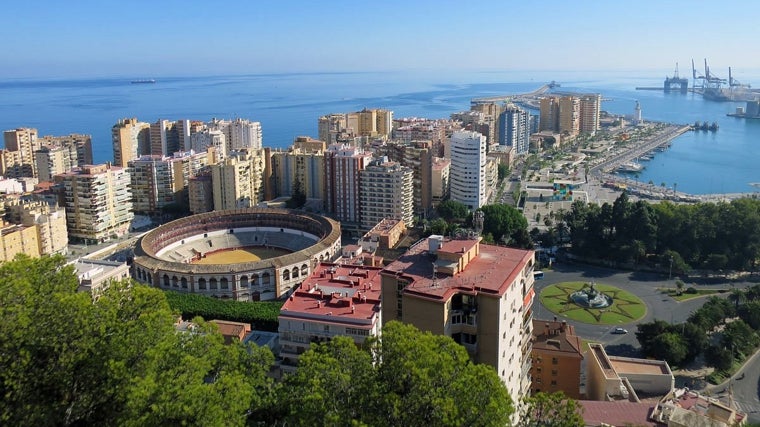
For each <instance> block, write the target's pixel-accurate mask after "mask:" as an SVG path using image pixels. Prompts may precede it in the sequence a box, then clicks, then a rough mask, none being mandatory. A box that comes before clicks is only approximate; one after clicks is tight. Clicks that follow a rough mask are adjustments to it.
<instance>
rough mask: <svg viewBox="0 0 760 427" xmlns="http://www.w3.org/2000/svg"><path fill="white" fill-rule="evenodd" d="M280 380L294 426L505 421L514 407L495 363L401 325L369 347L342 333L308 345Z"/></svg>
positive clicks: (449, 341)
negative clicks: (481, 362)
mask: <svg viewBox="0 0 760 427" xmlns="http://www.w3.org/2000/svg"><path fill="white" fill-rule="evenodd" d="M284 385H285V386H284V387H283V389H282V390H281V392H282V393H283V396H281V399H280V400H281V401H282V402H285V410H284V412H285V413H286V414H287V415H286V420H287V421H289V422H288V423H289V424H290V423H291V422H292V423H293V424H296V425H336V424H339V425H352V424H353V425H372V426H396V425H438V426H460V425H474V426H490V425H508V424H509V417H510V415H511V414H512V412H513V411H514V409H513V406H512V401H511V399H510V397H509V394H508V393H507V390H506V388H505V387H504V385H503V383H502V382H501V380H500V379H499V377H498V375H497V374H496V372H495V371H494V370H493V368H491V367H489V366H486V365H479V364H473V363H472V362H470V358H469V356H468V354H467V352H466V350H465V349H464V347H462V346H460V345H459V344H457V343H455V342H454V341H453V340H452V339H451V338H449V337H445V336H441V335H432V334H430V333H422V332H420V331H419V330H417V329H416V328H415V327H414V326H411V325H405V324H402V323H398V322H389V323H388V324H387V325H385V326H384V327H383V334H382V337H381V338H379V339H378V340H376V341H375V342H373V343H371V344H370V345H369V346H368V348H367V349H359V348H358V347H356V345H355V344H354V343H353V341H352V340H351V339H350V338H346V337H336V338H334V339H333V340H331V341H329V342H327V343H322V344H318V345H314V346H312V348H311V349H310V350H309V351H307V352H306V353H304V354H303V355H302V356H301V359H300V362H299V368H298V371H297V372H296V373H295V374H293V375H291V376H289V377H286V379H285V381H284Z"/></svg>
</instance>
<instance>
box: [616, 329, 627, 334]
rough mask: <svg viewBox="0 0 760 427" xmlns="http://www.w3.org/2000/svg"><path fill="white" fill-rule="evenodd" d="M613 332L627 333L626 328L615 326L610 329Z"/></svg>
mask: <svg viewBox="0 0 760 427" xmlns="http://www.w3.org/2000/svg"><path fill="white" fill-rule="evenodd" d="M612 333H613V334H627V333H628V330H627V329H623V328H615V329H613V330H612Z"/></svg>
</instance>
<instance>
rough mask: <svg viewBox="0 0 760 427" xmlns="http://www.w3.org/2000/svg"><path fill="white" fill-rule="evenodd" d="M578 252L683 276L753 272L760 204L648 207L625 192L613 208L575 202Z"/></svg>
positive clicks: (570, 219)
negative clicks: (648, 259) (648, 261)
mask: <svg viewBox="0 0 760 427" xmlns="http://www.w3.org/2000/svg"><path fill="white" fill-rule="evenodd" d="M565 219H566V220H567V223H568V225H569V227H570V235H571V238H572V244H573V251H574V252H576V253H577V254H578V255H583V256H589V257H598V258H601V259H607V260H614V261H623V262H636V263H639V262H643V261H644V260H645V256H654V258H653V261H654V262H656V263H659V264H660V265H661V266H662V267H664V268H670V262H671V260H672V262H673V264H672V268H673V273H675V274H678V273H682V272H685V271H688V270H689V269H690V268H699V269H709V270H722V269H734V270H752V269H754V268H755V266H756V263H757V260H758V258H760V200H756V199H737V200H733V201H731V202H730V203H725V202H722V203H697V204H674V203H671V202H668V201H664V202H660V203H657V204H649V203H647V202H644V201H641V200H640V201H637V202H631V201H630V200H629V199H628V195H627V194H626V193H625V192H623V194H621V195H620V196H619V197H618V198H617V199H616V200H615V202H614V203H613V204H612V205H609V204H607V203H605V204H603V205H602V206H598V205H595V204H587V203H584V202H582V201H576V202H574V203H573V205H572V209H571V210H570V211H569V212H568V213H567V215H566V218H565Z"/></svg>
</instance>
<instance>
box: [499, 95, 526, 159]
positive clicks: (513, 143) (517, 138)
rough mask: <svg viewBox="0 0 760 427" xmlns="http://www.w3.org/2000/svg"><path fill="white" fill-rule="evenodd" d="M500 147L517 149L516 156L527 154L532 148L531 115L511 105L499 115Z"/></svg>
mask: <svg viewBox="0 0 760 427" xmlns="http://www.w3.org/2000/svg"><path fill="white" fill-rule="evenodd" d="M498 123H499V127H498V129H499V145H502V146H509V147H514V148H515V153H516V154H527V153H528V149H529V148H530V114H529V113H528V112H527V111H526V110H523V109H522V108H520V107H518V106H516V105H514V104H510V105H508V106H507V107H506V109H505V110H504V111H503V112H502V113H501V114H500V115H499V122H498Z"/></svg>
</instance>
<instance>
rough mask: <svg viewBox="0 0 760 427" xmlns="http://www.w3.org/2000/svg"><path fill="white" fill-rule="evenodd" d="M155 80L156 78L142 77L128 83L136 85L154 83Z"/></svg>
mask: <svg viewBox="0 0 760 427" xmlns="http://www.w3.org/2000/svg"><path fill="white" fill-rule="evenodd" d="M155 82H156V80H154V79H142V80H132V81H131V82H130V83H132V84H133V85H136V84H145V83H155Z"/></svg>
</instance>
